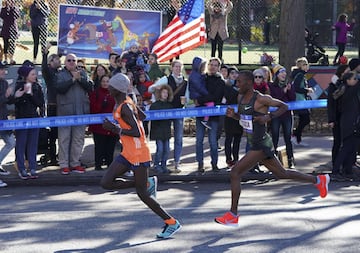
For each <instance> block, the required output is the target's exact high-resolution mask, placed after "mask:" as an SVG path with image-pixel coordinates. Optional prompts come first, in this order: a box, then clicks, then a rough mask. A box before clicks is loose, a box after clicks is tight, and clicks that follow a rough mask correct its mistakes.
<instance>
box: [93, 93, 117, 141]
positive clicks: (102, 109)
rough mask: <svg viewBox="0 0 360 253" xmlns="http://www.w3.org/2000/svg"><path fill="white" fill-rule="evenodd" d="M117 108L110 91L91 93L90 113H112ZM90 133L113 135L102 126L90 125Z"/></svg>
mask: <svg viewBox="0 0 360 253" xmlns="http://www.w3.org/2000/svg"><path fill="white" fill-rule="evenodd" d="M114 106H115V100H114V98H113V97H112V96H111V95H110V93H109V90H108V89H104V88H101V87H99V88H97V89H96V90H94V91H92V92H91V93H90V113H93V114H96V113H112V112H113V109H114ZM89 131H91V132H93V133H97V134H103V135H113V136H114V134H112V133H111V132H110V131H107V130H105V129H104V128H103V127H102V125H101V124H96V125H90V126H89Z"/></svg>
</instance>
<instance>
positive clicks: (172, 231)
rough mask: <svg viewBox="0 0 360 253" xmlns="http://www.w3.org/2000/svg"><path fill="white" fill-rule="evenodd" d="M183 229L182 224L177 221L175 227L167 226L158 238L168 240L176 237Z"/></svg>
mask: <svg viewBox="0 0 360 253" xmlns="http://www.w3.org/2000/svg"><path fill="white" fill-rule="evenodd" d="M180 228H181V225H180V222H179V221H178V220H176V223H175V224H174V225H168V224H165V226H164V229H163V231H162V232H161V233H158V234H157V235H156V237H157V238H162V239H167V238H169V237H171V236H172V235H174V234H175V233H176V232H177V231H179V230H180Z"/></svg>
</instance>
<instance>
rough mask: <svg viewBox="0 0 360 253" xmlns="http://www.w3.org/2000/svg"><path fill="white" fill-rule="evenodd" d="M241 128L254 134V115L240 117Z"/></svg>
mask: <svg viewBox="0 0 360 253" xmlns="http://www.w3.org/2000/svg"><path fill="white" fill-rule="evenodd" d="M239 123H240V126H242V127H243V128H244V130H245V132H246V133H252V132H253V116H252V115H244V114H241V115H240V120H239Z"/></svg>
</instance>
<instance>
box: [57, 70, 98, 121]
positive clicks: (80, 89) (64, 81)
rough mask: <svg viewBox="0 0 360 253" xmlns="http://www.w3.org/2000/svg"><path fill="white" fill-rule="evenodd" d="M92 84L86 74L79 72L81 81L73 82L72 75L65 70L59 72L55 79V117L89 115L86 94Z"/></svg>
mask: <svg viewBox="0 0 360 253" xmlns="http://www.w3.org/2000/svg"><path fill="white" fill-rule="evenodd" d="M91 90H92V82H91V81H90V80H89V77H88V76H87V73H86V72H85V71H81V79H80V80H76V81H75V82H73V80H72V74H71V72H70V71H68V70H67V69H66V68H64V69H62V70H60V71H59V73H58V74H57V79H56V92H57V95H56V103H57V115H59V116H61V115H81V114H88V113H90V105H89V103H90V102H89V97H88V92H90V91H91Z"/></svg>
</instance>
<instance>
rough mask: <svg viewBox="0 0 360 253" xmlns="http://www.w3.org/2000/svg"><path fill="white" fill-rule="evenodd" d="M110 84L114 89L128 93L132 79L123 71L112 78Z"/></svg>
mask: <svg viewBox="0 0 360 253" xmlns="http://www.w3.org/2000/svg"><path fill="white" fill-rule="evenodd" d="M109 85H110V86H111V87H113V88H114V89H116V90H118V91H120V92H122V93H125V94H127V91H128V89H129V86H130V80H129V78H128V77H127V76H126V75H124V74H122V73H117V74H116V75H114V76H112V77H111V78H110V80H109Z"/></svg>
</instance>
